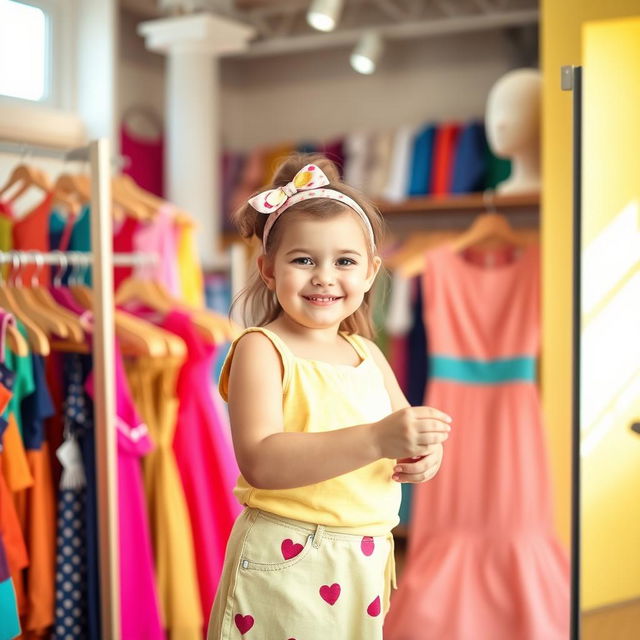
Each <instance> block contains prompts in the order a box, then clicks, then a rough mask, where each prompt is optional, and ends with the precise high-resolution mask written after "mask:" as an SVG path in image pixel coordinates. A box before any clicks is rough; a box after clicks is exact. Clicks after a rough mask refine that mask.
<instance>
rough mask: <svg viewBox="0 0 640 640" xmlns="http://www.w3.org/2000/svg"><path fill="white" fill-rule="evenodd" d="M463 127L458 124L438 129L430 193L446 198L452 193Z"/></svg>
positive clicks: (434, 146)
mask: <svg viewBox="0 0 640 640" xmlns="http://www.w3.org/2000/svg"><path fill="white" fill-rule="evenodd" d="M460 131H461V127H460V125H459V124H456V123H449V124H444V125H442V126H441V127H439V128H438V131H437V132H436V139H435V142H434V144H433V165H432V167H433V168H432V170H431V189H430V193H432V194H433V195H434V196H445V195H449V194H450V193H451V183H452V181H453V165H454V161H455V157H456V149H457V147H458V139H459V137H460Z"/></svg>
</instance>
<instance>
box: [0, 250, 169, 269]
mask: <svg viewBox="0 0 640 640" xmlns="http://www.w3.org/2000/svg"><path fill="white" fill-rule="evenodd" d="M112 256H113V257H112V260H111V264H112V265H113V266H114V267H141V266H144V265H148V264H154V263H156V262H157V261H158V257H157V256H156V255H155V254H153V253H114V254H112ZM16 261H17V263H18V266H21V265H24V264H35V265H47V266H59V267H66V266H74V267H76V266H78V267H89V266H91V265H92V264H93V262H94V256H93V254H92V253H90V252H85V251H49V252H44V251H0V264H15V263H16Z"/></svg>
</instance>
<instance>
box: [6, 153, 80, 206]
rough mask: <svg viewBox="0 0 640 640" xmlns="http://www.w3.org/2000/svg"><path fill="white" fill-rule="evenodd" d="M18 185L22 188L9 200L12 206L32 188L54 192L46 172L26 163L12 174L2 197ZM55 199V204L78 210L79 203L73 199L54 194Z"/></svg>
mask: <svg viewBox="0 0 640 640" xmlns="http://www.w3.org/2000/svg"><path fill="white" fill-rule="evenodd" d="M16 184H20V188H19V189H18V191H16V192H15V193H14V194H13V196H11V197H10V198H9V202H10V203H11V204H13V203H14V202H16V201H17V200H18V198H20V197H21V196H22V195H24V194H25V193H26V192H27V191H28V190H29V189H30V188H31V187H38V188H39V189H40V190H42V191H44V192H45V193H50V192H51V191H53V190H54V186H53V184H52V182H51V180H50V178H49V176H48V175H47V174H46V173H45V172H44V171H42V170H41V169H37V168H36V167H32V166H30V165H27V164H24V163H23V164H19V165H18V166H17V167H15V168H14V170H13V171H12V172H11V175H10V176H9V178H8V179H7V182H6V183H5V184H4V186H3V187H2V188H1V189H0V196H2V194H3V193H6V192H7V191H9V190H10V189H11V188H12V187H13V186H14V185H16ZM53 199H54V202H59V203H61V204H63V205H64V206H65V207H68V208H70V209H76V208H77V207H78V204H77V202H76V201H75V200H74V199H73V198H71V197H69V196H68V195H65V194H63V193H59V194H56V193H54V196H53Z"/></svg>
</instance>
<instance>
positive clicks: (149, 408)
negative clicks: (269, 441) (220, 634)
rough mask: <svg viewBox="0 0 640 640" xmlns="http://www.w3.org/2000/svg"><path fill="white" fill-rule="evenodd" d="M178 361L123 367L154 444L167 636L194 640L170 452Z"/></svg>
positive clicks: (183, 518) (181, 498)
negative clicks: (125, 369)
mask: <svg viewBox="0 0 640 640" xmlns="http://www.w3.org/2000/svg"><path fill="white" fill-rule="evenodd" d="M181 365H182V361H181V360H180V359H177V358H176V359H170V358H135V359H131V360H127V362H126V368H127V375H128V379H129V383H130V386H131V392H132V394H133V398H134V401H135V403H136V406H137V407H138V409H139V411H140V413H141V414H142V416H143V418H144V419H145V422H146V424H147V426H148V427H149V434H150V437H151V439H152V440H153V442H154V444H155V449H154V450H153V451H151V452H150V453H149V454H148V455H147V456H145V458H144V460H143V469H144V481H145V490H146V495H147V503H148V505H149V521H150V524H151V533H152V538H153V548H154V555H155V565H156V579H157V584H158V597H159V601H160V606H161V612H162V619H163V620H164V626H165V629H167V631H168V635H169V638H172V639H174V640H198V639H199V638H201V637H202V627H203V624H204V619H203V617H202V607H201V604H200V592H199V590H198V578H197V573H196V559H195V552H194V548H193V535H192V532H191V520H190V518H189V511H188V508H187V501H186V498H185V495H184V490H183V488H182V484H181V482H180V474H179V471H178V466H177V463H176V458H175V454H174V452H173V446H172V444H173V438H174V433H175V429H176V418H177V415H178V397H177V395H176V381H177V377H178V372H179V370H180V367H181Z"/></svg>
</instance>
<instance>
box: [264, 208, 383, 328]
mask: <svg viewBox="0 0 640 640" xmlns="http://www.w3.org/2000/svg"><path fill="white" fill-rule="evenodd" d="M282 222H284V227H283V229H282V230H281V232H282V235H281V237H280V242H279V243H278V248H277V249H276V253H275V256H274V258H273V260H271V259H268V258H265V257H264V256H262V257H261V258H260V259H259V262H258V265H259V268H260V271H261V274H262V278H263V280H264V281H265V283H266V285H267V286H268V287H269V289H271V290H272V291H275V293H276V296H277V298H278V302H279V303H280V306H281V307H282V309H283V311H284V313H286V314H287V316H289V318H290V319H291V320H293V321H294V322H296V323H298V324H300V325H302V326H304V327H308V328H310V329H329V328H333V327H335V329H336V331H337V330H338V327H339V326H340V323H341V322H342V321H343V320H344V319H345V318H348V317H349V316H350V315H351V314H353V313H354V312H355V311H356V310H357V309H358V308H359V307H360V305H361V304H362V300H363V298H364V294H365V293H366V292H367V291H368V290H369V289H370V288H371V286H372V285H373V281H374V280H375V276H376V274H377V273H378V269H379V268H380V263H381V261H380V258H379V257H377V256H374V257H373V259H372V258H371V257H370V249H369V247H368V241H367V236H366V233H365V230H364V229H363V227H362V223H361V222H360V221H359V219H358V216H357V215H356V214H355V213H351V212H349V211H345V212H343V213H339V214H337V215H331V216H327V217H324V218H316V217H310V216H305V215H296V212H294V211H292V212H290V218H287V219H286V220H283V221H282Z"/></svg>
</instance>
